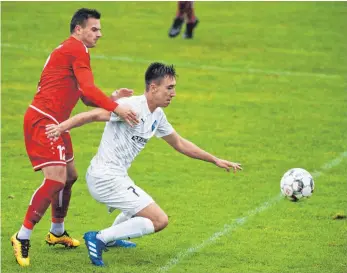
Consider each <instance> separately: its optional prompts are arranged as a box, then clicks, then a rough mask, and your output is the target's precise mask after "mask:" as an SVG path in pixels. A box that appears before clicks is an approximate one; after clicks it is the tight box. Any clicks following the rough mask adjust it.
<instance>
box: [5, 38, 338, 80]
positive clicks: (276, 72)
mask: <svg viewBox="0 0 347 273" xmlns="http://www.w3.org/2000/svg"><path fill="white" fill-rule="evenodd" d="M1 47H4V48H12V49H20V50H25V51H29V52H30V51H38V52H43V53H46V54H50V53H51V52H52V51H51V50H47V49H42V48H37V47H29V46H26V45H13V44H8V43H3V44H1ZM91 58H92V59H99V60H108V61H120V62H128V63H140V64H146V65H149V64H150V63H152V62H153V61H159V62H164V63H174V65H175V66H178V67H182V68H193V69H197V70H206V71H221V72H234V73H246V74H266V75H278V76H296V77H317V78H341V77H342V76H341V75H337V74H325V73H314V72H294V71H281V70H263V69H255V68H237V67H231V66H230V67H223V66H211V65H200V64H194V63H189V62H184V63H183V62H176V61H174V62H171V61H168V60H166V61H165V60H146V59H142V58H136V57H135V58H134V57H130V56H109V55H95V54H91Z"/></svg>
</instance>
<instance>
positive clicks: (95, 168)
mask: <svg viewBox="0 0 347 273" xmlns="http://www.w3.org/2000/svg"><path fill="white" fill-rule="evenodd" d="M117 103H119V104H123V105H129V106H131V107H132V109H133V110H134V111H136V112H137V113H138V119H139V124H137V125H136V126H134V127H130V126H129V125H128V124H127V123H126V122H124V121H123V120H121V118H120V117H119V116H118V115H116V114H114V113H112V114H111V118H110V121H108V122H106V126H105V129H104V133H103V135H102V138H101V142H100V146H99V149H98V152H97V154H96V155H95V156H94V158H93V159H92V160H91V164H90V166H89V168H88V173H89V174H90V175H93V176H95V177H102V178H104V179H108V178H110V179H111V178H113V177H115V176H121V175H127V170H128V168H129V167H130V166H131V163H132V161H133V160H134V159H135V157H136V156H137V155H138V154H139V153H140V151H141V150H142V149H143V148H144V147H145V145H146V143H147V142H148V140H149V139H150V138H151V137H153V135H155V136H156V137H163V136H167V135H170V134H171V133H173V132H174V129H173V128H172V126H171V124H170V123H169V122H168V121H167V119H166V116H165V113H164V111H163V110H162V109H161V108H160V107H158V108H157V109H155V111H154V112H153V113H151V112H150V110H149V108H148V104H147V98H146V97H145V95H142V96H133V97H129V98H122V99H120V100H118V101H117Z"/></svg>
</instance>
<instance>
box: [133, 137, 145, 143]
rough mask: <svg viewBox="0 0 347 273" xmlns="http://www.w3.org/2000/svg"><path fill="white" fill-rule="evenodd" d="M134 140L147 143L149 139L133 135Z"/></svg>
mask: <svg viewBox="0 0 347 273" xmlns="http://www.w3.org/2000/svg"><path fill="white" fill-rule="evenodd" d="M131 139H132V140H134V141H136V142H137V143H147V141H148V139H146V138H143V137H140V136H132V137H131Z"/></svg>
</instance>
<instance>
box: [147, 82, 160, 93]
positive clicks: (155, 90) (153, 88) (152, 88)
mask: <svg viewBox="0 0 347 273" xmlns="http://www.w3.org/2000/svg"><path fill="white" fill-rule="evenodd" d="M149 90H150V91H151V92H152V93H156V92H157V90H158V87H157V85H156V84H155V83H151V84H150V85H149Z"/></svg>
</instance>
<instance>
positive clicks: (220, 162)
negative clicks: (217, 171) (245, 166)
mask: <svg viewBox="0 0 347 273" xmlns="http://www.w3.org/2000/svg"><path fill="white" fill-rule="evenodd" d="M215 164H216V165H217V166H218V167H219V168H223V169H225V170H226V171H227V172H230V169H233V172H234V173H236V172H237V171H241V170H242V167H241V164H240V163H234V162H230V161H227V160H224V159H217V160H216V163H215Z"/></svg>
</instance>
